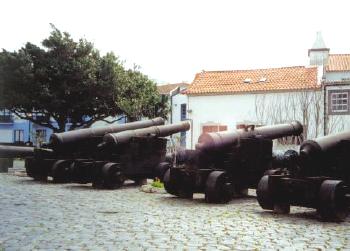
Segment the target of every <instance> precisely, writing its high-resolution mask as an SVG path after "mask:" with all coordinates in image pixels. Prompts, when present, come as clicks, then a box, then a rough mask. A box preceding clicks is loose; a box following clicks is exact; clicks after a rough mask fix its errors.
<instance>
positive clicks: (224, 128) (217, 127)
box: [202, 124, 227, 133]
mask: <svg viewBox="0 0 350 251" xmlns="http://www.w3.org/2000/svg"><path fill="white" fill-rule="evenodd" d="M221 131H227V125H219V124H217V125H204V126H203V127H202V133H210V132H221Z"/></svg>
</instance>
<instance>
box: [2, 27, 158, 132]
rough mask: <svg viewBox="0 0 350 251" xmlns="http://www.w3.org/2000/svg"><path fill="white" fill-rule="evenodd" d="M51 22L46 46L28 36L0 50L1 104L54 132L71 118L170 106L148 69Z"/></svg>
mask: <svg viewBox="0 0 350 251" xmlns="http://www.w3.org/2000/svg"><path fill="white" fill-rule="evenodd" d="M51 26H52V32H51V34H50V36H49V37H48V38H46V39H44V40H43V42H42V46H43V47H44V48H40V47H39V46H36V45H34V44H31V43H29V42H28V43H27V44H26V45H25V46H24V47H23V48H21V49H20V50H18V51H14V52H8V51H6V50H3V51H2V52H0V107H3V108H6V109H9V110H10V111H12V112H13V113H15V114H16V115H17V116H19V117H20V118H23V119H28V120H30V121H32V122H34V123H36V124H39V125H43V126H46V127H48V128H51V129H53V130H54V131H55V132H61V131H64V130H65V125H66V123H67V122H68V121H69V122H70V123H71V128H70V129H74V128H76V127H82V126H89V125H91V124H92V123H94V122H95V121H97V120H101V119H104V118H106V117H108V116H116V115H121V114H126V115H127V116H130V117H132V118H139V117H140V116H148V115H158V114H162V110H163V108H164V109H165V106H164V104H162V103H161V100H160V96H159V95H158V93H157V91H156V89H155V84H154V83H153V82H152V81H151V80H149V79H148V78H147V77H146V76H145V75H143V74H142V73H141V72H139V71H135V70H125V69H124V66H123V64H122V62H120V60H119V58H118V57H116V56H115V55H114V54H113V53H108V54H106V55H105V56H103V57H101V56H100V54H99V51H98V50H97V49H95V48H94V46H93V44H92V43H90V42H88V41H86V40H85V39H80V40H79V41H77V42H75V41H74V40H73V39H72V38H71V37H70V35H69V34H68V33H67V32H63V33H62V32H61V31H59V30H58V29H57V28H56V27H55V26H53V25H51ZM129 98H132V101H128V99H129ZM156 106H160V109H159V111H158V114H156V112H154V107H156ZM138 109H140V110H138ZM38 115H40V116H38Z"/></svg>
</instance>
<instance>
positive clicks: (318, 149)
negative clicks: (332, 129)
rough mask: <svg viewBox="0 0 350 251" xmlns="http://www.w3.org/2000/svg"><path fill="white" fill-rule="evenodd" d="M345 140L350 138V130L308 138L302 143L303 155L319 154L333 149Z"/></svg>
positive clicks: (301, 150) (301, 152)
mask: <svg viewBox="0 0 350 251" xmlns="http://www.w3.org/2000/svg"><path fill="white" fill-rule="evenodd" d="M343 140H350V131H346V132H341V133H336V134H331V135H327V136H323V137H319V138H316V139H312V140H306V141H304V142H303V143H302V144H301V145H300V154H301V155H315V154H316V155H318V154H321V153H327V152H330V151H332V150H333V149H334V148H335V147H337V145H338V144H339V143H340V142H341V141H343Z"/></svg>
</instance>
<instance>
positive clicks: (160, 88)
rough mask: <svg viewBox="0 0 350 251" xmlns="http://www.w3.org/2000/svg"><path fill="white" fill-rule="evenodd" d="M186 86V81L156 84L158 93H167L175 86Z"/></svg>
mask: <svg viewBox="0 0 350 251" xmlns="http://www.w3.org/2000/svg"><path fill="white" fill-rule="evenodd" d="M187 86H188V83H177V84H165V85H158V86H157V89H158V92H159V94H169V93H170V92H171V91H172V90H174V89H175V88H177V87H185V88H187Z"/></svg>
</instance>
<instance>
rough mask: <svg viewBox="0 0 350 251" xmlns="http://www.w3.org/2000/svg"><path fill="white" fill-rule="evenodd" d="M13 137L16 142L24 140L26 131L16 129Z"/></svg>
mask: <svg viewBox="0 0 350 251" xmlns="http://www.w3.org/2000/svg"><path fill="white" fill-rule="evenodd" d="M13 137H14V141H15V143H18V142H24V131H23V130H14V131H13Z"/></svg>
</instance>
